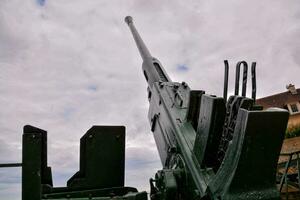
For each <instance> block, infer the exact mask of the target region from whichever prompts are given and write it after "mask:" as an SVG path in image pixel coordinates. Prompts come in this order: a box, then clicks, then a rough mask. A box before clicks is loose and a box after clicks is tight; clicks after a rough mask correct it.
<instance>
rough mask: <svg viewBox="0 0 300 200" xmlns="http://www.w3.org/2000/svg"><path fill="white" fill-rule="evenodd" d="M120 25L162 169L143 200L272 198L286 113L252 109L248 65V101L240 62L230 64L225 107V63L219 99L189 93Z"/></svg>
mask: <svg viewBox="0 0 300 200" xmlns="http://www.w3.org/2000/svg"><path fill="white" fill-rule="evenodd" d="M125 21H126V23H127V24H128V26H129V28H130V30H131V32H132V35H133V37H134V40H135V42H136V45H137V47H138V50H139V52H140V54H141V57H142V59H143V64H142V69H143V73H144V76H145V79H146V81H147V83H148V100H149V103H150V107H149V114H148V118H149V122H150V125H151V131H152V132H153V135H154V139H155V142H156V145H157V149H158V151H159V155H160V159H161V162H162V166H163V169H162V170H159V171H158V172H157V173H156V174H155V178H154V179H150V185H151V192H150V196H151V199H153V200H171V199H172V200H174V199H175V200H191V199H211V200H223V199H224V200H225V199H226V200H229V199H230V200H231V199H232V200H239V199H243V200H254V199H261V200H271V199H272V200H275V199H280V194H279V192H278V190H277V188H276V166H277V160H278V156H279V153H280V148H281V145H282V141H283V139H284V133H285V129H286V125H287V120H288V113H287V111H285V110H282V109H275V108H274V109H269V110H265V111H263V110H262V108H261V107H260V106H257V105H255V93H256V81H255V66H256V63H252V67H251V72H252V89H253V91H252V98H248V97H246V86H247V70H248V65H247V63H246V62H245V61H242V62H239V63H238V64H237V71H236V83H235V94H234V95H233V96H231V97H229V99H228V101H227V85H228V62H227V61H225V69H226V70H225V85H224V97H216V96H214V95H209V94H205V92H204V91H202V90H191V89H190V88H189V87H188V85H187V84H186V83H185V82H182V83H178V82H172V81H171V79H170V77H169V76H168V75H167V73H166V71H165V70H164V68H163V67H162V65H161V63H160V62H159V61H158V59H156V58H154V57H152V55H151V54H150V52H149V50H148V49H147V47H146V46H145V44H144V42H143V40H142V39H141V37H140V35H139V33H138V32H137V30H136V28H135V26H134V24H133V20H132V17H130V16H127V17H126V18H125ZM241 66H243V68H244V70H243V71H244V72H243V87H242V95H241V96H240V95H239V94H238V93H239V77H240V68H241Z"/></svg>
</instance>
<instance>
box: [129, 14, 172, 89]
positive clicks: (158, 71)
mask: <svg viewBox="0 0 300 200" xmlns="http://www.w3.org/2000/svg"><path fill="white" fill-rule="evenodd" d="M125 22H126V23H127V25H128V26H129V28H130V31H131V33H132V35H133V38H134V40H135V43H136V45H137V48H138V50H139V52H140V54H141V57H142V59H143V71H144V76H145V78H146V80H147V82H148V84H149V86H150V87H151V86H152V84H153V83H154V82H159V81H162V82H170V81H171V79H170V78H169V76H168V75H167V73H166V72H165V70H164V68H163V67H162V66H161V64H160V62H159V60H157V59H156V58H153V57H152V56H151V54H150V52H149V50H148V49H147V47H146V45H145V43H144V41H143V40H142V38H141V36H140V35H139V33H138V31H137V30H136V28H135V26H134V24H133V19H132V17H131V16H127V17H125Z"/></svg>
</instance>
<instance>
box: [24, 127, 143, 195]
mask: <svg viewBox="0 0 300 200" xmlns="http://www.w3.org/2000/svg"><path fill="white" fill-rule="evenodd" d="M124 167H125V127H124V126H93V127H92V128H91V129H90V130H88V131H87V133H86V134H85V135H84V136H83V137H82V138H81V140H80V168H79V171H78V172H77V173H75V174H74V175H73V176H72V177H71V178H70V179H69V181H68V182H67V187H53V185H52V175H51V168H50V167H48V166H47V132H46V131H44V130H42V129H39V128H36V127H33V126H29V125H27V126H25V127H24V134H23V161H22V199H23V200H40V199H128V200H145V199H147V193H146V192H138V191H137V190H136V189H135V188H132V187H124Z"/></svg>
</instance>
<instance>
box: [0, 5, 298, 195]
mask: <svg viewBox="0 0 300 200" xmlns="http://www.w3.org/2000/svg"><path fill="white" fill-rule="evenodd" d="M126 15H132V16H133V18H134V23H135V25H136V27H137V29H138V30H139V32H140V34H141V36H142V37H143V39H144V41H145V43H146V44H147V45H148V47H149V49H150V51H151V53H152V54H153V56H155V57H157V58H159V59H160V61H161V62H162V64H163V65H164V67H165V69H166V71H167V72H168V73H169V75H170V77H171V78H172V80H175V81H186V82H187V83H189V85H190V87H191V88H193V89H203V90H206V92H207V93H210V94H216V95H219V96H220V95H222V85H223V60H224V59H228V60H229V63H230V66H232V67H233V65H235V63H236V62H237V61H240V60H246V61H248V62H252V61H256V62H257V79H258V80H257V84H258V93H257V95H258V97H263V96H266V95H271V94H274V93H278V92H283V91H285V85H286V84H288V83H294V84H295V85H296V87H300V79H299V74H300V56H299V53H300V40H299V36H300V23H299V20H300V2H299V1H298V0H287V1H279V0H265V1H260V0H253V1H247V2H246V1H238V0H228V1H217V0H215V1H191V0H187V1H179V0H174V1H161V0H152V1H149V0H128V1H117V0H110V1H96V0H85V1H82V0H72V1H69V0H1V1H0V70H1V71H0V72H1V73H0V110H1V114H0V115H1V116H0V162H1V163H3V162H20V161H21V151H22V146H21V138H22V127H23V126H24V125H25V124H31V125H34V126H37V127H40V128H42V129H45V130H47V131H48V162H49V165H50V166H52V172H53V178H54V184H55V186H64V185H65V183H66V181H67V180H68V178H69V177H70V176H71V175H72V174H73V173H75V172H76V171H77V170H78V164H79V160H78V153H79V139H80V137H81V136H82V135H83V134H84V133H85V132H86V131H87V130H88V129H89V128H90V127H91V126H92V125H101V124H103V125H125V126H126V128H127V139H126V141H127V147H126V185H128V186H134V187H137V188H138V189H140V190H148V179H149V177H150V176H153V175H154V174H155V172H156V170H157V169H159V168H160V167H161V166H160V161H159V158H158V154H157V151H156V147H155V143H154V140H153V139H152V135H151V132H150V130H149V124H148V122H147V109H148V102H147V93H146V82H145V80H144V77H143V75H142V72H141V58H140V56H139V53H138V51H137V49H136V47H135V43H134V41H133V38H132V36H131V33H130V32H129V29H128V27H127V25H126V24H125V23H124V17H125V16H126ZM231 72H232V73H230V75H231V79H230V80H231V84H230V89H229V92H230V93H232V92H233V88H232V83H233V70H231ZM20 172H21V170H20V169H0V196H1V197H6V199H20V195H21V193H20V187H21V186H20V180H21V173H20Z"/></svg>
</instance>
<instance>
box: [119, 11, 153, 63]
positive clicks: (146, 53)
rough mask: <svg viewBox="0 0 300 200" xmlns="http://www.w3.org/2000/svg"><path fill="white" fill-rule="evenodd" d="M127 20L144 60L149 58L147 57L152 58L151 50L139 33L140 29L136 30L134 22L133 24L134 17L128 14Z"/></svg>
mask: <svg viewBox="0 0 300 200" xmlns="http://www.w3.org/2000/svg"><path fill="white" fill-rule="evenodd" d="M125 22H126V23H127V24H128V26H129V28H130V30H131V33H132V35H133V38H134V40H135V43H136V45H137V47H138V49H139V52H140V54H141V56H142V58H143V60H145V59H147V58H152V56H151V54H150V52H149V50H148V49H147V47H146V45H145V43H144V41H143V40H142V38H141V36H140V34H139V33H138V31H137V30H136V28H135V26H134V24H133V19H132V17H131V16H127V17H125Z"/></svg>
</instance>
